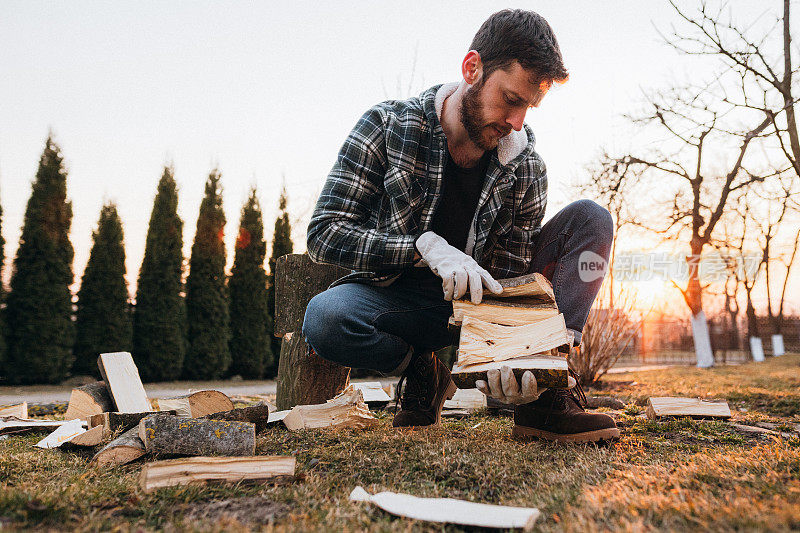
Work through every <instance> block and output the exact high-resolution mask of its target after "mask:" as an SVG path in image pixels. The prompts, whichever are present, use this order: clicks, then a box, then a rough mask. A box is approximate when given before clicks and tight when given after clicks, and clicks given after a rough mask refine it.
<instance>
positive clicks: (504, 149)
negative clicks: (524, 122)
mask: <svg viewBox="0 0 800 533" xmlns="http://www.w3.org/2000/svg"><path fill="white" fill-rule="evenodd" d="M458 84H459V82H453V83H445V84H444V85H442V86H441V87H439V89H437V90H436V96H435V98H434V106H435V108H436V117H437V118H438V119H439V123H440V124H441V122H442V107H443V106H444V101H445V99H446V98H447V97H448V96H450V95H451V94H453V93H454V92H455V90H456V89H457V88H458ZM528 132H529V130H528V127H527V126H525V127H523V128H522V129H521V130H520V131H516V130H511V133H509V134H508V135H506V136H505V137H501V138H500V141H499V142H498V143H497V159H498V160H500V164H501V165H503V166H506V165H508V164H509V163H510V162H511V161H513V160H514V158H515V157H517V156H518V155H520V154H521V153H522V152H523V150H525V148H527V146H528V144H529V143H531V144H533V133H531V134H530V137H531V138H530V139H529V138H528Z"/></svg>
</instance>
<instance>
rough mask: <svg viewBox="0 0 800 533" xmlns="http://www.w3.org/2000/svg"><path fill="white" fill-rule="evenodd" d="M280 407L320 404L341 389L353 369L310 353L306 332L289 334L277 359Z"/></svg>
mask: <svg viewBox="0 0 800 533" xmlns="http://www.w3.org/2000/svg"><path fill="white" fill-rule="evenodd" d="M277 381H278V396H277V400H276V403H277V406H278V409H281V410H283V409H289V408H291V407H294V406H295V405H309V404H321V403H325V402H326V401H327V400H329V399H331V398H333V397H334V396H336V395H337V394H339V393H340V392H342V391H343V390H344V389H345V388H346V387H347V385H348V383H349V381H350V369H349V368H348V367H346V366H340V365H337V364H336V363H331V362H330V361H326V360H325V359H323V358H321V357H320V356H318V355H317V354H315V353H310V351H309V349H308V345H307V344H306V341H305V339H304V338H303V334H302V333H301V332H299V331H298V332H297V333H287V334H286V335H284V337H283V342H282V343H281V353H280V359H279V360H278V378H277Z"/></svg>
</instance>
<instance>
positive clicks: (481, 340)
mask: <svg viewBox="0 0 800 533" xmlns="http://www.w3.org/2000/svg"><path fill="white" fill-rule="evenodd" d="M570 342H571V336H570V335H569V333H568V332H567V326H566V324H565V323H564V315H562V314H559V315H557V316H554V317H550V318H548V319H545V320H541V321H539V322H535V323H533V324H526V325H524V326H501V325H499V324H492V323H489V322H485V321H483V320H479V319H477V318H471V317H465V318H464V320H463V322H462V325H461V335H460V339H459V344H458V352H457V353H458V365H459V366H461V367H465V366H468V365H472V364H477V363H488V362H491V361H505V360H507V359H512V358H516V357H521V356H527V355H533V354H539V353H543V352H547V351H549V350H552V349H554V348H557V347H559V346H561V345H564V344H568V343H570Z"/></svg>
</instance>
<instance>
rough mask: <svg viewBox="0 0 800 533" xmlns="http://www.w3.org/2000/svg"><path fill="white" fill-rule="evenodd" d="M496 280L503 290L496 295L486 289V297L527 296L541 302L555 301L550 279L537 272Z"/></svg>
mask: <svg viewBox="0 0 800 533" xmlns="http://www.w3.org/2000/svg"><path fill="white" fill-rule="evenodd" d="M497 281H498V282H499V283H500V285H502V286H503V292H502V293H501V294H499V295H498V294H494V293H491V292H489V291H486V292H485V294H486V298H489V299H500V298H518V297H522V296H527V297H530V298H536V299H538V300H540V301H543V302H555V301H556V297H555V294H554V293H553V286H552V284H551V283H550V280H549V279H547V278H546V277H544V276H543V275H542V274H540V273H538V272H534V273H532V274H525V275H523V276H518V277H516V278H506V279H499V280H497Z"/></svg>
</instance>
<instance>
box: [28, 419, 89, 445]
mask: <svg viewBox="0 0 800 533" xmlns="http://www.w3.org/2000/svg"><path fill="white" fill-rule="evenodd" d="M84 433H86V421H85V420H81V419H79V418H74V419H72V420H67V421H66V422H65V423H64V424H62V425H60V426H59V427H58V428H56V430H55V431H53V432H52V433H50V434H49V435H47V436H46V437H45V438H43V439H42V440H40V441H39V442H37V443H36V444H34V446H36V447H37V448H44V449H49V448H58V447H60V446H61V445H63V444H66V443H67V442H69V441H71V440H72V439H74V438H75V437H77V436H79V435H82V434H84Z"/></svg>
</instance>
